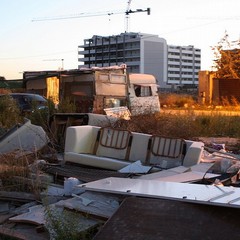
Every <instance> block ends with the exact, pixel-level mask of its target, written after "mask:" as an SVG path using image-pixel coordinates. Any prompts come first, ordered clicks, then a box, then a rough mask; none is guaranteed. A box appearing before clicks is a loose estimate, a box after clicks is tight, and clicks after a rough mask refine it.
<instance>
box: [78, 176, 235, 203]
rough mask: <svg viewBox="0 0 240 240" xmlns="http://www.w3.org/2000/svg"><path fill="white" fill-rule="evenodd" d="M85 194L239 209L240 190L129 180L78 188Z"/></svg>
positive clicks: (103, 180) (113, 179)
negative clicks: (169, 200)
mask: <svg viewBox="0 0 240 240" xmlns="http://www.w3.org/2000/svg"><path fill="white" fill-rule="evenodd" d="M79 187H83V188H85V189H86V190H92V191H100V192H110V193H118V194H124V195H133V196H144V197H155V198H166V199H175V200H181V201H190V202H196V203H203V204H210V205H223V206H228V207H237V208H239V207H240V197H239V196H240V189H239V188H234V187H220V186H213V185H202V184H190V183H174V182H164V181H156V180H141V179H129V178H113V177H112V178H105V179H102V180H98V181H95V182H90V183H86V184H81V185H79Z"/></svg>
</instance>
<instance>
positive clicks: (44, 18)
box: [32, 0, 150, 32]
mask: <svg viewBox="0 0 240 240" xmlns="http://www.w3.org/2000/svg"><path fill="white" fill-rule="evenodd" d="M130 4H131V0H129V1H128V5H127V9H126V10H125V11H107V12H95V13H78V14H73V15H61V16H55V17H40V18H34V19H32V22H37V21H53V20H63V19H73V18H84V17H98V16H111V15H115V14H125V16H126V26H125V31H126V32H127V31H128V24H129V22H128V21H129V14H131V13H140V12H147V15H150V8H147V9H136V10H131V9H130Z"/></svg>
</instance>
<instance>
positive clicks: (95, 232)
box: [0, 122, 240, 240]
mask: <svg viewBox="0 0 240 240" xmlns="http://www.w3.org/2000/svg"><path fill="white" fill-rule="evenodd" d="M28 124H29V122H28V123H27V126H29V125H28ZM30 126H31V125H30ZM40 132H41V131H40ZM34 136H35V139H36V138H41V137H42V136H45V135H44V134H40V135H38V134H36V135H34ZM36 142H38V140H37V139H36ZM39 142H41V141H40V140H39ZM47 143H48V141H42V142H41V144H40V145H38V146H39V147H38V149H40V148H41V147H43V146H44V145H45V144H47ZM34 144H35V143H34ZM12 146H14V145H12ZM25 146H26V148H24V151H18V150H17V151H16V148H15V147H14V148H12V149H14V151H13V152H12V153H14V155H15V158H16V156H17V158H16V159H20V158H22V157H24V153H26V154H27V155H28V156H32V160H29V161H26V163H27V164H26V169H27V171H28V173H27V174H26V176H23V175H22V176H13V177H12V179H11V180H12V182H15V183H16V184H19V183H20V184H21V185H22V186H25V187H26V190H28V191H29V189H30V190H31V191H30V192H28V191H19V192H17V191H12V190H11V191H6V190H3V189H4V187H5V186H4V182H3V184H2V186H1V191H0V200H1V202H0V216H1V218H0V220H1V221H0V235H3V236H8V237H14V238H16V239H31V237H30V236H32V235H34V238H35V239H36V240H38V239H39V240H40V239H41V240H47V239H54V238H55V237H56V236H57V232H58V231H59V232H61V233H62V231H65V233H66V234H68V235H69V236H70V235H71V234H74V233H77V234H80V235H81V234H83V235H84V236H88V238H86V239H105V238H106V234H108V235H109V234H110V236H112V237H113V238H114V239H123V236H127V239H136V237H137V236H138V237H137V239H147V237H146V236H152V235H151V234H153V231H155V232H154V233H155V234H154V235H153V236H152V239H159V238H158V237H157V236H158V234H160V232H161V234H162V236H165V238H166V239H167V238H168V236H169V235H167V234H168V233H167V232H166V231H164V229H167V226H168V225H169V224H170V223H171V224H175V221H177V222H178V231H179V234H180V235H181V234H182V235H181V236H182V238H186V236H192V235H191V234H193V232H192V231H184V228H185V223H186V221H188V219H190V218H191V222H192V221H193V222H195V224H198V223H199V221H207V219H208V214H207V213H208V212H209V211H210V212H212V214H213V215H212V216H211V217H212V219H213V220H212V221H215V222H216V223H219V224H221V223H220V222H221V220H223V221H226V219H225V218H224V219H223V216H222V215H216V214H218V213H219V212H222V214H225V213H227V214H229V215H228V216H229V217H231V218H233V219H235V215H234V214H233V212H234V211H233V210H232V209H233V208H234V210H235V211H236V213H237V212H238V211H239V204H240V199H239V194H240V192H239V189H238V185H239V178H238V174H239V168H240V162H239V156H238V155H237V154H233V153H229V152H227V151H226V150H225V147H226V145H221V144H220V146H224V147H222V149H220V150H219V148H218V145H217V146H216V145H215V146H214V147H213V148H207V147H206V146H205V147H204V150H203V151H202V155H201V160H200V162H199V163H197V164H195V165H192V166H176V167H173V168H170V169H166V170H163V169H159V168H156V169H155V171H150V170H152V167H151V166H148V165H144V164H142V162H141V161H139V160H138V161H135V162H133V163H131V164H128V165H127V166H125V167H123V168H121V169H119V170H118V171H114V170H109V169H99V168H95V167H90V166H81V165H78V164H74V163H66V162H64V156H62V155H59V154H56V155H57V156H56V155H55V156H54V157H55V158H56V159H57V161H55V162H54V163H52V162H51V161H48V160H49V158H51V157H49V156H47V155H46V156H47V157H46V158H44V157H43V155H42V156H39V157H38V158H37V157H36V156H37V155H36V154H35V153H36V152H35V150H36V149H35V150H34V151H33V148H32V145H31V144H30V142H28V144H25ZM10 149H11V147H9V148H8V150H10ZM208 150H209V151H208ZM224 150H225V151H224ZM16 159H15V161H17V160H16ZM125 183H126V185H125ZM115 184H116V185H115ZM132 196H134V198H133V197H132ZM142 197H144V198H142ZM199 203H200V204H199ZM152 204H154V206H155V207H153V205H152ZM203 205H204V206H203ZM134 206H135V207H134ZM176 207H178V208H177V209H182V210H183V212H181V213H180V215H179V214H175V215H174V216H175V217H176V218H174V219H172V220H171V221H170V222H168V221H164V222H162V220H161V219H162V218H163V217H164V219H165V218H166V216H167V215H168V214H172V216H173V213H174V212H175V211H176ZM226 207H227V208H228V209H231V210H228V211H227V210H226ZM134 209H135V210H134ZM157 209H159V211H157ZM136 211H138V212H140V211H141V217H140V218H139V216H140V215H139V214H137V215H136V214H135V212H136ZM124 212H125V214H124ZM160 213H161V214H160ZM178 213H179V211H178ZM190 213H191V214H195V215H194V216H197V217H195V218H192V215H191V214H190ZM137 216H138V217H137ZM136 218H137V219H136ZM130 219H132V220H130ZM129 221H134V223H135V225H134V226H135V227H134V226H133V227H130V226H132V225H131V224H132V223H130V222H129ZM147 221H152V222H154V224H152V225H151V224H150V225H149V222H147ZM53 222H59V223H60V226H59V227H60V229H57V228H56V226H55V225H54V224H53ZM69 222H70V223H73V222H74V224H72V225H73V226H72V227H73V228H72V229H71V228H70V227H69ZM230 222H231V226H230V227H229V228H227V229H226V231H225V232H224V233H223V235H222V236H226V235H227V234H228V233H229V231H231V230H234V231H235V230H236V227H235V226H236V225H235V223H233V221H230ZM158 223H159V224H161V227H159V225H158V228H156V227H154V226H156V224H158ZM122 224H123V225H122ZM236 224H238V220H236ZM124 226H125V227H124ZM143 226H145V227H143ZM146 226H148V227H146ZM205 227H206V226H205ZM66 228H68V231H69V229H70V232H67V230H66ZM212 228H213V229H215V228H216V226H212ZM134 229H135V230H136V232H135V230H134ZM199 229H201V227H200V228H199ZM202 233H203V230H202V231H200V230H199V231H198V232H197V233H195V234H196V235H194V236H195V237H196V236H198V237H199V238H203V235H202ZM62 234H63V233H62ZM116 234H117V235H116ZM126 234H127V235H126ZM146 234H147V235H146ZM206 234H209V236H210V238H209V239H211V237H212V234H213V232H212V231H210V230H209V229H208V231H207V233H206ZM234 234H238V233H234ZM180 235H178V238H177V236H174V235H173V238H171V239H179V236H180ZM216 236H217V235H216ZM66 239H67V238H66ZM212 239H213V238H212Z"/></svg>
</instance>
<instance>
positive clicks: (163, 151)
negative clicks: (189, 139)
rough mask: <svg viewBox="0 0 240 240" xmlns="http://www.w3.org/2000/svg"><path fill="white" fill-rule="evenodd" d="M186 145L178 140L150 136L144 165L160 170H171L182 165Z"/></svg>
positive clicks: (181, 140)
mask: <svg viewBox="0 0 240 240" xmlns="http://www.w3.org/2000/svg"><path fill="white" fill-rule="evenodd" d="M185 153H186V143H185V141H184V140H183V139H179V138H166V137H162V136H152V137H151V138H150V139H149V143H148V154H147V157H146V163H147V164H149V165H158V166H160V167H162V168H172V167H177V166H180V165H182V164H183V159H184V155H185Z"/></svg>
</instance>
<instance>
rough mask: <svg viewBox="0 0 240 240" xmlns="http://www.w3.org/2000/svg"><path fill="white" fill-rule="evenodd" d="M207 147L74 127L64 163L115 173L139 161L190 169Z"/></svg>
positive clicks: (160, 138)
mask: <svg viewBox="0 0 240 240" xmlns="http://www.w3.org/2000/svg"><path fill="white" fill-rule="evenodd" d="M203 146H204V144H203V143H202V142H193V141H189V140H182V139H171V138H163V137H159V136H152V135H149V134H143V133H137V132H129V131H126V130H119V129H113V128H108V127H105V128H100V127H96V126H90V125H85V126H75V127H73V126H72V127H68V128H67V131H66V139H65V149H64V161H65V162H66V163H67V162H72V163H77V164H81V165H87V166H92V167H98V168H103V169H111V170H120V169H121V168H123V167H126V166H128V165H129V164H131V163H133V162H135V161H138V160H140V161H141V162H142V164H144V165H150V166H158V167H159V168H163V169H168V168H172V167H177V166H180V165H183V166H186V167H189V166H192V165H195V164H198V163H199V162H200V160H201V154H202V151H203Z"/></svg>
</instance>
